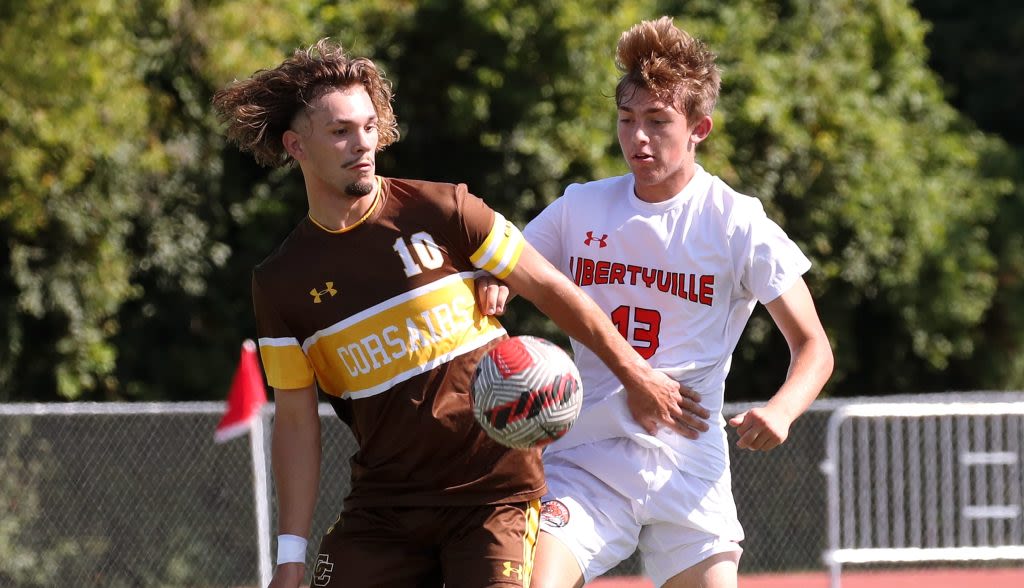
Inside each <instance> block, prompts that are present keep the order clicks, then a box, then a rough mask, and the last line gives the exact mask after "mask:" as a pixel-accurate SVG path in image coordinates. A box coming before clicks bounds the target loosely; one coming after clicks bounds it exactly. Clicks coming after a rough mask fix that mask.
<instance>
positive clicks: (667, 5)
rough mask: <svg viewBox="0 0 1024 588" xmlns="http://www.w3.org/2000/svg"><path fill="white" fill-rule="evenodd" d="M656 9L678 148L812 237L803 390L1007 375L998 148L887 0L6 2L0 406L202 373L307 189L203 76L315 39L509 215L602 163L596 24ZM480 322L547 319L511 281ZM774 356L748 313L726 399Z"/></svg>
mask: <svg viewBox="0 0 1024 588" xmlns="http://www.w3.org/2000/svg"><path fill="white" fill-rule="evenodd" d="M1007 10H1010V8H1007ZM1014 10H1017V9H1015V8H1014ZM1018 13H1019V10H1018ZM660 14H670V15H673V16H675V17H676V22H677V24H679V25H680V26H682V27H684V28H686V29H688V30H690V31H691V32H693V33H695V34H697V35H698V36H701V37H703V38H705V39H706V40H707V41H708V42H709V44H710V45H711V46H712V47H713V48H714V49H715V50H716V51H717V52H718V53H719V57H720V62H721V64H722V66H723V68H724V83H723V92H722V98H721V100H720V102H719V108H718V110H717V112H716V115H715V124H716V128H715V131H714V133H713V134H712V136H711V139H710V140H709V141H708V142H705V143H704V144H703V145H702V148H701V149H702V151H701V153H700V154H699V157H700V160H701V162H702V163H703V164H704V165H705V167H706V168H707V169H708V170H709V171H711V172H712V173H716V174H718V175H720V176H721V177H722V178H723V179H725V180H726V181H727V182H729V183H730V184H732V185H733V186H734V187H736V188H737V189H739V190H741V191H743V192H746V193H749V194H752V195H755V196H758V197H759V198H761V199H762V201H763V202H764V203H765V206H766V208H767V210H768V211H769V214H770V215H771V216H772V217H773V218H775V219H776V220H778V221H779V223H780V224H781V225H782V226H783V227H784V228H785V229H786V230H787V231H788V232H789V234H790V235H791V236H793V238H794V239H796V240H797V241H798V242H799V243H800V244H801V245H802V247H803V248H804V250H805V251H806V252H807V253H808V255H810V256H811V257H812V259H813V261H814V268H813V269H812V271H811V273H810V274H809V277H808V280H809V282H810V285H811V288H812V291H813V292H814V294H815V296H816V299H817V301H818V305H819V310H820V312H821V314H822V317H823V320H824V322H825V324H826V328H827V329H828V331H829V334H830V337H831V339H832V341H833V345H834V348H835V350H836V354H837V360H838V362H837V371H836V375H835V377H834V378H833V381H832V383H831V384H830V387H829V389H828V392H829V393H830V394H833V395H851V394H882V393H892V392H902V391H910V392H915V391H926V390H943V389H951V388H961V389H965V388H978V387H989V388H1010V387H1021V386H1024V367H1022V363H1024V360H1022V359H1021V358H1020V357H1021V354H1020V349H1021V342H1022V341H1021V340H1022V338H1024V329H1021V328H1019V325H1021V322H1022V321H1021V317H1022V315H1024V296H1021V286H1020V276H1021V274H1022V272H1021V271H1020V270H1021V269H1022V268H1024V261H1022V259H1021V255H1022V254H1021V251H1024V248H1022V247H1021V245H1022V244H1021V243H1020V236H1019V231H1018V230H1016V227H1018V226H1019V225H1020V223H1021V220H1022V217H1024V206H1021V204H1020V202H1021V193H1020V188H1019V186H1020V185H1021V183H1020V179H1019V177H1017V178H1016V180H1015V179H1014V176H1013V173H1019V172H1014V170H1015V169H1016V168H1017V167H1019V165H1018V163H1017V162H1018V159H1015V158H1016V157H1017V156H1016V155H1015V154H1014V152H1013V151H1012V150H1011V149H1010V148H1008V147H1007V146H1006V144H1005V143H1004V142H1003V141H1001V140H1000V139H997V138H994V137H993V136H990V135H986V134H984V133H982V132H980V131H978V130H977V129H976V128H975V126H974V123H973V122H972V121H971V120H970V119H968V118H966V117H964V116H963V115H961V114H959V113H958V112H957V111H956V110H955V109H954V108H953V107H952V106H951V105H950V104H949V103H948V102H947V101H946V98H945V96H944V93H943V88H942V85H941V83H940V81H939V79H938V77H937V76H936V75H935V74H934V73H933V72H932V71H931V70H930V69H929V68H928V51H927V49H926V46H925V36H926V34H927V30H928V27H927V26H926V23H925V22H924V21H922V20H921V19H920V18H919V16H918V14H917V13H916V12H915V11H914V10H913V9H911V7H910V5H909V2H908V0H902V1H899V0H827V1H812V0H785V1H784V0H775V1H769V0H730V1H729V2H721V1H717V0H690V1H676V2H667V1H660V2H659V1H656V0H651V1H649V2H623V1H618V0H567V1H565V2H559V3H549V2H539V1H532V2H521V1H518V2H512V1H511V0H463V1H455V0H450V1H441V0H424V1H421V2H414V1H412V0H375V1H371V0H355V1H350V2H324V1H302V0H286V1H275V2H271V1H269V0H250V1H245V2H242V1H240V0H219V1H204V2H198V1H194V0H193V1H190V0H143V1H138V2H127V1H125V0H105V1H103V2H98V3H78V2H72V3H64V2H56V1H54V0H29V1H28V2H25V3H22V4H21V5H19V7H18V8H17V9H15V8H13V6H12V5H10V4H7V3H0V33H2V34H0V67H2V68H3V71H4V72H5V80H4V83H3V85H2V87H0V188H2V189H0V231H2V235H3V240H2V242H0V257H2V258H3V259H4V260H5V267H7V271H4V272H2V273H0V316H2V317H3V318H2V323H0V332H2V334H3V338H2V340H0V401H3V400H57V399H109V398H118V399H140V400H141V399H168V400H175V399H210V398H222V397H223V396H224V394H225V393H226V390H227V386H228V382H229V379H230V376H231V372H232V369H233V367H234V365H233V363H234V361H235V360H236V359H237V349H238V348H237V345H238V344H239V343H240V342H241V341H242V340H243V339H244V338H246V337H252V336H254V335H255V327H254V321H253V319H252V311H251V306H250V302H249V274H250V271H251V268H252V266H253V265H255V264H256V263H258V262H259V260H260V259H262V258H263V257H264V256H266V255H267V254H268V253H269V252H270V251H271V250H272V249H273V248H274V247H275V246H276V245H277V243H279V242H280V241H281V239H283V238H284V236H285V235H286V234H287V233H288V231H290V230H291V227H292V226H294V224H295V223H296V222H297V221H298V219H300V218H301V216H302V215H303V214H304V212H305V206H306V204H305V198H304V194H303V188H302V183H301V179H300V178H299V177H298V176H299V174H298V173H297V172H294V171H290V170H280V171H275V172H269V171H268V170H265V169H261V168H259V167H257V166H256V165H255V163H253V162H252V161H251V159H250V158H249V157H248V156H244V155H242V154H240V153H238V152H237V150H235V149H234V148H232V147H229V146H226V145H225V144H224V141H223V138H222V136H221V133H220V129H219V128H218V125H217V123H216V121H215V119H214V117H213V114H212V112H211V109H210V107H209V99H210V96H211V95H212V93H213V92H214V91H215V90H216V89H217V88H219V87H221V86H222V85H224V84H226V83H228V82H230V81H231V80H232V79H234V78H242V77H246V76H248V75H250V74H251V73H252V72H253V71H255V70H257V69H260V68H267V67H273V66H274V65H276V64H277V63H279V62H280V61H281V60H282V59H283V58H284V57H285V56H286V55H287V54H288V53H289V52H290V51H292V50H293V49H295V48H299V47H305V46H308V45H310V44H312V43H313V42H315V41H316V40H317V39H318V38H321V37H324V36H331V37H333V38H335V39H337V40H339V41H341V42H342V43H343V44H344V45H345V46H346V47H348V48H349V49H351V50H352V51H353V52H354V53H357V54H361V55H369V56H371V57H373V58H374V59H376V60H377V61H378V62H379V63H380V65H381V66H382V67H383V68H384V70H385V71H386V72H387V73H388V76H389V77H390V78H391V79H392V81H393V83H394V86H395V91H396V111H397V114H398V117H399V123H400V125H401V131H402V140H401V141H400V142H399V143H397V144H395V145H394V146H392V147H390V148H389V149H388V150H387V151H385V152H384V153H382V154H381V156H380V157H379V159H378V162H379V169H380V171H381V173H383V174H386V175H392V176H399V177H419V178H424V179H435V180H445V181H459V182H466V183H467V184H468V185H469V186H470V188H471V190H472V191H473V192H474V193H476V194H478V195H480V196H482V197H484V198H485V199H487V201H488V202H489V203H490V204H491V205H492V206H494V207H495V208H496V209H498V210H500V211H502V212H503V213H504V214H506V215H507V216H509V217H510V218H512V219H514V220H515V221H516V222H518V223H519V224H523V223H525V222H526V221H527V220H529V218H531V217H532V215H533V214H535V213H536V212H537V211H539V210H540V209H541V208H542V207H543V206H544V205H545V204H547V203H548V202H550V201H551V200H553V199H554V198H555V197H557V196H558V195H559V194H560V192H561V190H562V189H563V188H564V186H565V185H566V184H568V183H570V182H574V181H584V180H588V179H592V178H596V177H601V176H606V175H611V174H619V173H624V172H625V171H626V168H625V165H624V163H623V162H622V161H621V157H620V156H619V153H618V146H617V145H616V143H615V135H614V120H615V114H614V102H613V98H612V96H613V93H614V84H615V80H616V72H615V69H614V66H613V62H612V58H613V55H614V47H615V41H616V40H617V38H618V35H619V33H620V32H621V31H622V30H624V29H626V28H628V26H630V25H631V24H633V23H635V22H637V21H639V20H640V19H641V18H648V17H654V16H657V15H660ZM938 30H939V29H938V28H936V29H935V31H936V32H937V31H938ZM1017 84H1018V86H1019V82H1017ZM971 90H972V91H973V92H979V93H981V94H993V95H994V94H997V93H999V92H1000V91H1001V88H999V87H983V86H980V84H976V85H975V87H972V88H971ZM990 97H991V96H990ZM979 120H980V119H979ZM985 128H989V129H991V127H985ZM992 130H994V129H992ZM1014 181H1016V184H1015V183H1014ZM1015 190H1016V192H1015ZM1011 319H1012V320H1013V321H1016V322H1013V323H1007V322H1006V321H1010V320H1011ZM505 323H506V325H507V326H508V328H509V330H510V331H512V332H517V333H523V332H532V333H540V334H544V335H547V336H549V337H552V338H559V336H558V334H557V333H556V332H555V331H554V329H553V327H552V326H551V325H550V323H549V322H548V321H547V320H546V319H543V318H542V317H540V316H539V315H538V314H537V313H536V311H534V310H533V309H532V308H530V307H529V305H528V304H524V303H521V301H517V302H516V303H515V304H514V305H513V309H512V311H511V312H510V315H509V316H508V317H507V319H506V321H505ZM1014 324H1015V325H1018V327H1016V328H1007V327H1006V325H1014ZM562 340H564V339H562ZM999 358H1005V359H1006V361H998V359H999ZM1014 358H1016V360H1015V361H1016V363H1014ZM787 361H788V352H787V349H786V346H785V342H784V341H783V340H782V338H781V336H780V335H779V334H778V333H777V332H776V331H775V329H774V327H772V326H771V323H770V320H769V319H768V317H767V313H765V312H763V311H758V312H757V313H756V314H755V317H754V319H753V320H752V321H751V324H750V326H749V328H748V329H747V332H746V333H745V336H744V339H743V341H741V343H740V347H739V350H738V352H737V354H736V360H735V362H734V367H733V376H732V377H731V379H730V391H729V399H730V400H741V399H756V398H766V397H767V396H769V395H770V394H771V393H772V392H773V391H774V389H775V387H776V386H777V385H778V384H779V382H780V381H781V379H782V377H783V376H784V374H785V366H786V363H787Z"/></svg>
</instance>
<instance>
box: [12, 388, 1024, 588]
mask: <svg viewBox="0 0 1024 588" xmlns="http://www.w3.org/2000/svg"><path fill="white" fill-rule="evenodd" d="M863 400H864V401H872V402H876V401H878V400H881V399H879V398H871V399H863ZM884 400H885V401H887V402H900V401H903V402H907V401H913V402H925V401H930V402H951V401H954V400H955V401H971V402H1010V401H1021V400H1024V393H1021V392H989V393H971V394H943V395H934V396H908V397H886V398H884ZM850 402H858V400H852V401H844V402H842V403H840V402H837V401H831V400H823V401H818V402H816V403H815V404H814V406H813V407H812V408H811V409H810V410H809V411H808V413H807V414H805V415H804V416H803V417H801V419H800V420H798V421H797V422H796V423H795V424H794V426H793V429H792V431H791V432H790V437H789V440H788V441H787V443H786V444H785V445H783V446H781V447H779V448H778V449H776V450H774V451H771V452H769V453H753V452H748V451H742V450H739V451H738V450H736V449H735V446H734V444H735V440H736V439H735V436H734V435H731V436H730V442H731V444H733V445H732V448H731V459H732V475H733V492H734V495H735V498H736V503H737V508H738V510H739V516H740V520H741V521H742V522H743V526H744V530H745V532H746V540H745V541H744V555H743V559H742V561H741V563H740V569H741V573H772V572H794V571H804V570H823V569H825V566H824V564H823V563H822V553H823V552H824V551H825V550H826V549H827V546H828V537H827V521H828V512H827V493H828V491H827V487H826V480H825V477H824V476H823V475H822V473H821V471H820V469H819V468H820V464H821V463H822V462H823V461H824V459H825V450H826V429H827V424H828V419H829V416H830V415H831V413H832V412H833V411H834V410H835V409H836V408H837V407H838V406H841V405H843V404H848V403H850ZM750 406H751V405H741V404H729V405H727V406H726V409H725V413H726V415H727V417H728V416H731V415H733V414H737V413H739V412H742V411H743V410H746V409H747V408H749V407H750ZM223 410H224V406H223V404H221V403H212V402H211V403H174V404H59V405H36V404H22V405H18V404H9V405H0V587H3V588H7V587H12V588H13V587H17V588H23V587H24V588H30V587H50V586H81V587H89V586H103V587H109V588H120V587H146V588H148V587H183V586H189V587H253V586H258V585H259V584H260V583H261V581H262V579H261V576H262V575H264V574H265V573H266V569H267V568H266V561H267V559H266V558H267V557H269V553H272V552H274V551H275V550H276V545H275V544H274V543H273V540H272V539H271V538H269V537H266V536H264V537H262V544H263V545H264V547H263V548H262V549H261V547H260V545H261V541H260V539H261V534H262V533H268V531H266V530H267V529H269V530H271V531H272V530H273V528H274V524H273V521H275V520H276V513H275V512H274V510H273V507H274V502H275V500H274V496H273V488H272V485H270V487H267V488H265V489H264V491H263V492H256V490H255V489H256V488H257V487H258V486H259V484H261V483H265V482H263V481H264V480H266V479H269V478H270V475H269V463H267V460H268V459H269V447H270V443H269V434H270V433H269V432H270V422H271V419H272V418H273V414H272V406H271V407H268V408H267V410H265V412H264V413H263V417H262V419H261V423H260V426H258V427H257V428H256V429H255V431H257V433H258V435H260V437H259V438H258V439H257V441H258V442H256V443H250V442H248V441H247V440H246V439H247V438H242V439H236V440H233V441H229V442H227V443H223V444H215V443H214V442H213V431H214V428H215V426H216V424H217V422H218V421H219V419H220V417H221V415H222V413H223ZM320 414H321V420H322V422H323V445H324V458H323V472H324V475H323V480H322V482H321V487H320V488H321V493H320V500H319V502H318V505H317V509H316V513H315V515H314V522H313V536H314V537H319V536H320V535H321V534H322V533H323V532H325V531H326V529H327V528H328V527H329V526H330V525H331V524H332V523H333V522H334V521H335V520H336V519H337V517H338V514H339V510H340V508H341V504H342V501H343V498H344V496H345V495H346V494H347V493H348V489H349V485H348V479H349V465H348V460H349V458H350V457H351V455H352V454H353V453H354V452H355V444H354V441H353V439H352V437H351V434H350V432H349V431H348V429H347V428H346V427H345V426H344V425H343V424H341V423H340V422H339V421H338V420H337V418H335V416H334V413H333V411H332V409H331V408H330V406H329V405H326V404H324V405H322V406H321V412H320ZM261 447H266V448H268V450H267V451H266V452H263V454H262V455H260V453H259V449H260V448H261ZM254 448H257V452H256V454H255V459H254V452H253V449H254ZM261 468H262V471H261ZM263 476H266V478H264V477H263ZM940 492H941V489H940ZM268 541H269V544H268ZM268 547H269V550H268ZM315 550H316V540H313V541H311V542H310V551H311V553H310V557H311V558H312V557H314V556H315V554H314V553H313V552H314V551H315ZM261 551H263V552H264V554H262V555H264V557H263V560H262V561H263V564H264V567H263V571H262V572H261ZM309 561H312V559H310V560H309ZM639 573H642V570H641V569H640V566H639V563H638V559H637V558H636V557H633V558H630V559H629V560H627V561H625V562H623V564H622V565H620V566H619V567H618V568H616V569H615V570H613V571H612V572H610V575H633V574H639ZM307 580H308V578H307Z"/></svg>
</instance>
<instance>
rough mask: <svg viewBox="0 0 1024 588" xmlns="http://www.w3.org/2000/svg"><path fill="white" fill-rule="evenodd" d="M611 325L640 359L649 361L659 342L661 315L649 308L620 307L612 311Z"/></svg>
mask: <svg viewBox="0 0 1024 588" xmlns="http://www.w3.org/2000/svg"><path fill="white" fill-rule="evenodd" d="M611 317H612V323H614V324H615V328H617V329H618V330H619V334H620V335H622V338H623V339H625V340H626V341H629V344H630V345H632V346H633V349H636V352H637V353H639V354H640V357H642V358H644V359H650V358H651V357H652V356H653V355H654V353H655V352H656V351H658V346H659V345H660V342H659V340H658V336H659V334H660V333H661V313H660V312H658V311H657V310H653V309H650V308H639V307H635V306H626V305H622V306H620V307H618V308H616V309H615V310H613V311H612V315H611Z"/></svg>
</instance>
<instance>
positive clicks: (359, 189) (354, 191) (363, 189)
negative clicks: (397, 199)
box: [345, 181, 373, 196]
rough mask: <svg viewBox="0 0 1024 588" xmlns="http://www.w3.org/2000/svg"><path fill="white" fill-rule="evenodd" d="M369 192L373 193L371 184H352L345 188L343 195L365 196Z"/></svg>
mask: <svg viewBox="0 0 1024 588" xmlns="http://www.w3.org/2000/svg"><path fill="white" fill-rule="evenodd" d="M370 192H373V182H368V181H361V182H352V183H351V184H349V185H347V186H345V194H347V195H349V196H366V195H367V194H369V193H370Z"/></svg>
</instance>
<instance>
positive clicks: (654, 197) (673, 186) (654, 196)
mask: <svg viewBox="0 0 1024 588" xmlns="http://www.w3.org/2000/svg"><path fill="white" fill-rule="evenodd" d="M696 174H697V167H696V165H695V164H692V163H691V164H690V165H683V166H681V167H680V168H679V169H678V170H677V171H676V172H675V173H673V174H671V175H669V176H667V177H665V178H664V179H662V180H660V181H658V182H654V183H643V182H642V181H638V180H639V179H640V178H637V177H636V175H634V186H633V193H634V194H636V197H637V198H639V199H640V200H643V201H644V202H649V203H651V204H655V203H658V202H665V201H666V200H671V199H672V198H674V197H675V196H676V194H679V193H680V192H682V191H683V189H684V188H686V186H687V184H689V183H690V180H692V179H693V176H695V175H696Z"/></svg>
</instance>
